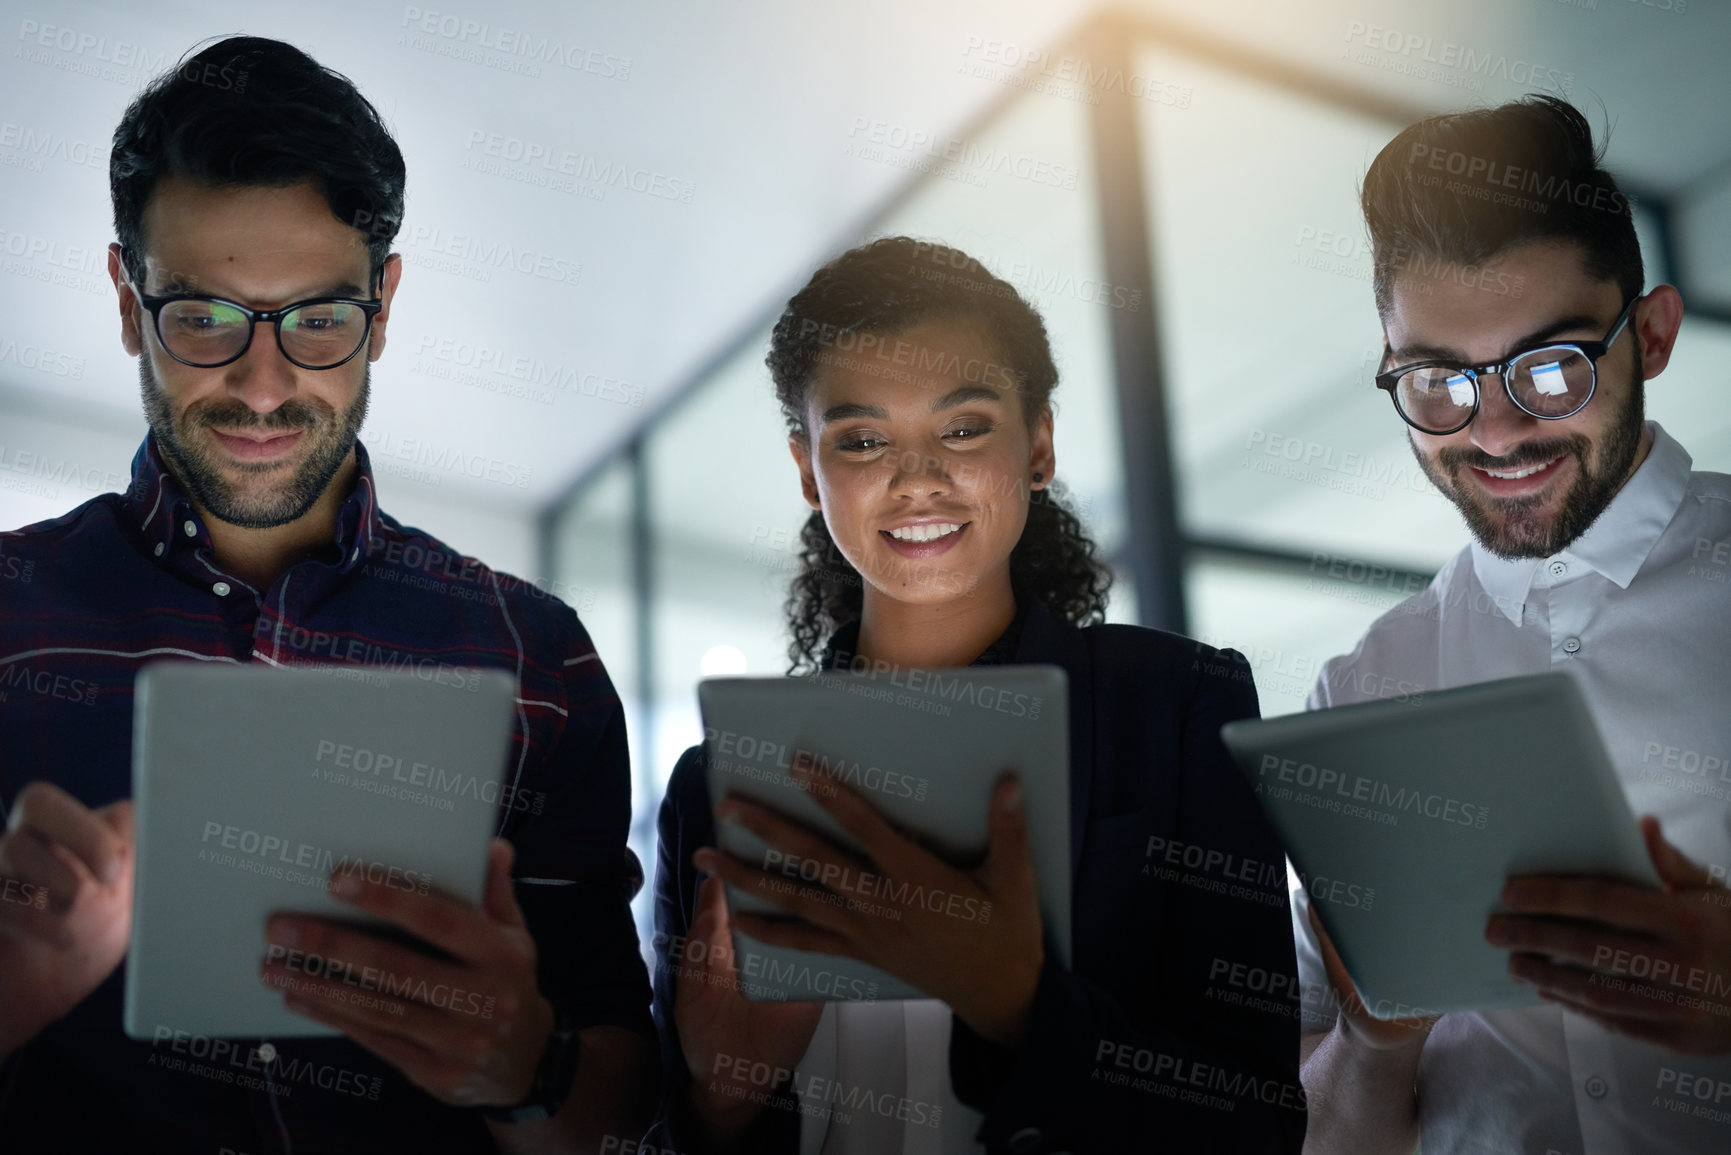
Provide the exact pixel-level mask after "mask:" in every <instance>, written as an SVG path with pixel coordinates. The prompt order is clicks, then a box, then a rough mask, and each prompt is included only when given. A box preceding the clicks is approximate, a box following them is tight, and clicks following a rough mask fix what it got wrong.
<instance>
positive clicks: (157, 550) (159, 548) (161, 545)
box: [156, 541, 168, 557]
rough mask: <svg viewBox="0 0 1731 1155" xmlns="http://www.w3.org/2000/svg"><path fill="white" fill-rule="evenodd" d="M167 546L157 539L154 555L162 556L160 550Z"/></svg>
mask: <svg viewBox="0 0 1731 1155" xmlns="http://www.w3.org/2000/svg"><path fill="white" fill-rule="evenodd" d="M167 548H168V547H167V546H166V545H164V544H162V543H161V542H160V541H159V542H157V543H156V556H157V557H161V556H162V551H163V550H165V549H167Z"/></svg>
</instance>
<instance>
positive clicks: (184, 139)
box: [108, 36, 406, 284]
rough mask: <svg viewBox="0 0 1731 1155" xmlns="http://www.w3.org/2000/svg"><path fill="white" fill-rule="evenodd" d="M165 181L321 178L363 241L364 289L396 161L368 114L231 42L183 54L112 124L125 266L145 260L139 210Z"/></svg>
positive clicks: (373, 114)
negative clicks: (365, 254)
mask: <svg viewBox="0 0 1731 1155" xmlns="http://www.w3.org/2000/svg"><path fill="white" fill-rule="evenodd" d="M164 176H177V177H182V178H185V179H187V180H192V181H197V182H199V183H202V184H208V185H214V186H217V187H223V186H234V187H248V186H255V187H256V186H266V187H277V188H281V187H285V186H288V185H292V184H298V183H299V182H301V181H303V180H307V179H318V180H320V181H321V182H322V183H323V185H324V194H325V200H326V201H327V202H328V203H329V204H330V206H331V214H332V215H333V216H335V217H336V218H337V219H338V220H340V221H342V222H343V223H344V224H346V225H349V226H351V227H354V228H357V229H359V230H361V231H362V232H364V233H365V234H366V235H367V249H368V254H369V257H370V260H371V279H372V281H373V283H374V284H376V283H377V282H378V278H379V275H380V273H381V271H382V270H383V269H384V264H385V258H386V257H387V256H389V255H390V251H391V242H392V241H393V240H394V239H395V238H396V235H397V229H398V228H399V227H401V225H402V219H403V186H404V183H405V179H406V174H405V171H404V168H403V154H402V151H401V150H400V149H398V148H397V142H396V141H395V140H393V139H392V138H391V134H390V132H389V131H388V130H387V129H386V128H385V125H384V122H383V120H382V119H381V118H380V117H379V112H378V109H376V108H374V107H373V105H372V104H371V102H369V101H368V100H367V99H366V97H364V96H362V95H361V94H360V92H359V91H358V90H357V89H356V88H355V86H354V84H353V83H352V82H351V81H350V80H349V79H348V78H347V77H346V76H343V75H342V74H340V73H337V72H333V71H332V70H331V69H329V68H326V67H325V66H324V65H322V64H320V63H319V62H318V61H316V60H314V59H313V58H312V57H310V56H308V55H307V54H306V53H305V52H302V51H301V50H300V49H298V48H296V47H295V46H294V45H292V44H285V43H283V42H282V41H280V40H267V39H265V38H263V37H258V36H233V37H229V38H228V39H226V40H221V41H218V42H217V43H215V44H211V45H209V46H207V47H206V48H204V49H202V50H200V51H198V52H197V53H196V54H193V55H190V56H186V57H183V58H182V59H181V61H180V63H179V64H177V65H176V66H175V67H174V69H173V70H172V71H169V72H165V73H163V74H162V75H161V76H159V77H157V78H156V79H155V80H153V81H151V83H150V84H149V85H148V86H147V87H146V88H145V89H144V91H143V92H141V93H139V94H138V97H137V99H135V100H134V101H133V102H132V105H131V107H129V108H128V109H127V110H126V115H125V116H123V117H121V118H120V125H119V127H117V128H116V129H115V130H114V145H113V150H112V151H111V153H110V154H109V158H108V186H109V192H110V195H111V196H112V198H113V200H114V232H115V235H116V236H117V238H118V239H119V241H120V245H121V248H122V249H123V250H124V251H125V253H126V254H127V260H128V263H129V265H131V264H132V262H135V261H141V260H142V258H143V256H144V235H143V222H144V208H145V205H146V204H147V203H148V202H149V200H150V194H151V190H152V189H153V188H154V187H155V185H156V182H157V180H158V179H159V178H161V177H164ZM129 271H130V272H132V273H133V274H134V275H142V272H143V270H142V268H140V267H132V268H130V269H129Z"/></svg>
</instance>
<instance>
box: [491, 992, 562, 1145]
mask: <svg viewBox="0 0 1731 1155" xmlns="http://www.w3.org/2000/svg"><path fill="white" fill-rule="evenodd" d="M582 1050H583V1046H582V1040H580V1039H579V1038H578V1037H577V1026H576V1023H575V1022H574V1016H573V1015H572V1013H571V1012H570V1011H566V1010H561V1011H559V1012H557V1014H556V1016H555V1018H554V1022H553V1033H552V1034H550V1035H548V1036H547V1046H546V1049H545V1050H543V1051H542V1052H541V1061H540V1062H539V1063H537V1064H536V1065H535V1077H534V1078H533V1079H531V1080H530V1081H529V1093H528V1094H527V1095H526V1096H524V1098H523V1101H522V1102H521V1103H515V1104H513V1105H511V1106H509V1107H497V1106H487V1107H482V1108H480V1111H481V1114H482V1115H483V1116H485V1117H486V1118H488V1119H492V1120H494V1121H495V1122H499V1123H535V1122H539V1121H541V1120H543V1119H551V1118H552V1117H553V1116H554V1115H557V1114H558V1113H559V1108H560V1107H561V1106H563V1105H564V1103H565V1096H566V1095H568V1094H570V1093H571V1083H572V1081H573V1080H575V1079H576V1078H577V1059H578V1057H579V1055H581V1054H582Z"/></svg>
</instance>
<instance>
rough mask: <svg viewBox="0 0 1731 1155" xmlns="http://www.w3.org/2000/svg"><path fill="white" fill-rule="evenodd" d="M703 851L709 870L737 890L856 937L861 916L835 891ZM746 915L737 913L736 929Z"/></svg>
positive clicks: (734, 919)
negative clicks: (852, 911)
mask: <svg viewBox="0 0 1731 1155" xmlns="http://www.w3.org/2000/svg"><path fill="white" fill-rule="evenodd" d="M700 853H704V854H705V862H706V863H708V864H709V865H708V866H707V867H706V869H710V870H712V871H713V872H714V873H715V874H716V876H717V877H719V878H720V879H721V880H722V881H723V882H725V883H727V884H728V885H729V886H732V887H733V888H734V889H736V890H742V891H744V892H746V893H747V894H752V895H757V896H759V897H761V898H765V899H768V900H769V901H770V902H773V903H775V905H777V906H779V907H781V908H782V909H784V910H786V911H787V912H788V913H789V914H792V915H795V916H797V917H799V918H803V919H805V920H806V921H807V922H812V923H816V924H817V925H819V926H822V927H827V928H828V929H830V930H834V931H836V932H837V933H840V934H843V935H846V936H847V937H849V938H852V937H854V932H855V930H856V928H857V919H856V918H855V916H854V915H852V914H850V913H849V912H848V910H847V900H846V899H844V898H842V897H841V896H840V895H838V894H835V893H834V892H833V891H828V890H824V889H823V888H822V887H818V886H808V885H806V884H804V883H799V882H795V881H794V880H792V879H790V878H783V877H781V876H779V875H775V874H770V873H769V872H767V871H763V870H759V869H757V868H756V867H754V866H748V865H746V864H745V863H743V862H740V861H739V860H738V859H736V858H734V857H733V856H732V855H730V854H721V853H719V852H716V851H713V850H709V851H704V852H700ZM744 917H745V912H743V911H740V912H737V913H735V914H734V915H733V925H734V929H736V930H737V929H738V928H739V925H740V922H739V920H740V919H742V918H744Z"/></svg>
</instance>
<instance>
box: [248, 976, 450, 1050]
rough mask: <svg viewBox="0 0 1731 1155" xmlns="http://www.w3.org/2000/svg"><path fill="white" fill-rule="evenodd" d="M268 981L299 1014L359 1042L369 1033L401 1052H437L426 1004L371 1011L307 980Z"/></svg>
mask: <svg viewBox="0 0 1731 1155" xmlns="http://www.w3.org/2000/svg"><path fill="white" fill-rule="evenodd" d="M267 982H269V983H270V985H271V986H273V987H276V988H277V989H279V990H283V991H284V995H283V1006H284V1007H286V1008H287V1009H289V1010H291V1011H293V1012H294V1013H295V1014H297V1015H302V1016H304V1017H306V1018H309V1019H313V1020H315V1021H317V1022H321V1023H324V1024H325V1025H326V1026H331V1027H335V1028H336V1029H337V1030H339V1031H341V1032H343V1034H345V1035H348V1036H350V1037H351V1038H354V1039H355V1040H356V1041H357V1042H359V1041H360V1036H361V1035H362V1034H365V1035H367V1036H369V1037H371V1038H373V1039H374V1040H375V1041H381V1040H389V1042H390V1045H392V1046H394V1047H396V1048H398V1049H399V1051H410V1052H419V1053H421V1054H424V1055H428V1056H432V1055H435V1054H437V1048H436V1047H435V1045H434V1044H435V1042H436V1041H437V1039H438V1037H439V1036H438V1029H437V1027H436V1026H435V1025H434V1023H433V1022H432V1018H433V1013H432V1012H431V1011H429V1010H428V1009H427V1008H426V1007H417V1006H413V1005H411V1004H408V1003H403V1002H401V1001H397V1002H396V1006H397V1011H398V1012H400V1014H399V1013H397V1012H390V1011H368V1010H364V1009H361V1008H358V1007H356V1006H354V1005H353V1004H352V1003H345V1002H344V1001H343V1000H342V998H341V997H340V996H339V995H338V994H337V993H334V992H321V991H317V990H315V989H313V986H312V985H310V983H307V982H304V981H303V982H295V983H290V984H288V985H286V986H284V985H281V984H279V982H278V981H276V976H268V977H267Z"/></svg>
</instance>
